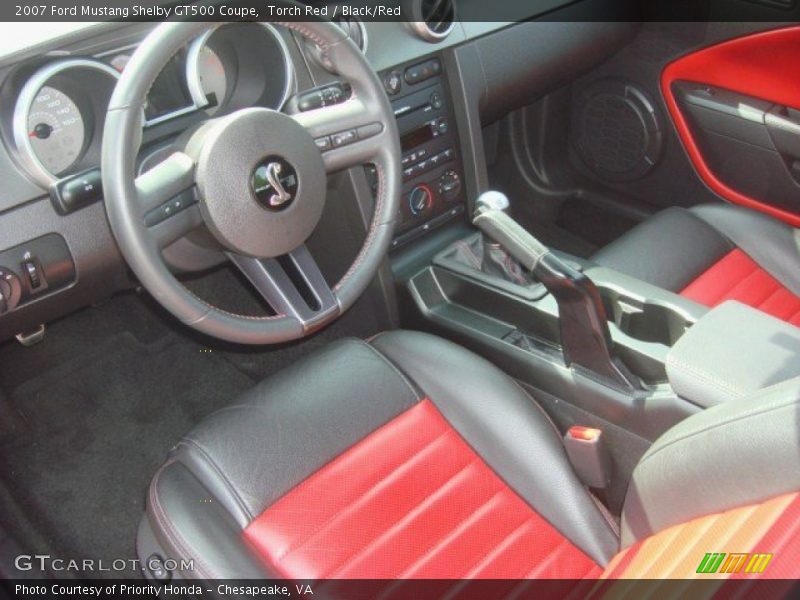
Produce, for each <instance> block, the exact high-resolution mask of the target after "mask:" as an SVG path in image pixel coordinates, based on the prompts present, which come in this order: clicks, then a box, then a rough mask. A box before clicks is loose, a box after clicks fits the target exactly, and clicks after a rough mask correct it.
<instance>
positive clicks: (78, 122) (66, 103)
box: [28, 86, 86, 173]
mask: <svg viewBox="0 0 800 600" xmlns="http://www.w3.org/2000/svg"><path fill="white" fill-rule="evenodd" d="M28 137H29V138H30V140H31V146H32V148H33V152H34V154H36V157H37V158H38V159H39V160H40V161H41V163H42V164H43V165H44V166H45V168H46V169H47V170H48V171H50V172H51V173H61V172H62V171H65V170H67V169H68V168H69V167H71V166H72V165H73V163H75V161H76V160H78V158H79V157H80V152H81V150H82V149H83V144H84V141H85V139H86V132H85V129H84V124H83V117H82V116H81V112H80V109H78V106H77V104H75V102H74V101H73V100H72V99H71V98H70V97H69V96H67V95H66V94H65V93H64V92H61V91H59V90H57V89H55V88H53V87H50V86H45V87H43V88H42V89H41V90H39V93H38V94H37V95H36V98H35V99H34V100H33V103H32V104H31V108H30V112H29V113H28Z"/></svg>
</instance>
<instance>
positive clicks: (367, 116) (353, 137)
mask: <svg viewBox="0 0 800 600" xmlns="http://www.w3.org/2000/svg"><path fill="white" fill-rule="evenodd" d="M292 118H294V119H295V120H296V121H297V122H298V123H300V125H302V126H303V127H305V129H306V131H308V132H309V134H310V135H311V137H313V138H314V140H315V141H316V142H317V145H318V146H319V147H320V151H321V152H322V160H323V162H324V163H325V170H326V171H327V172H328V173H332V172H335V171H340V170H342V169H345V168H347V167H352V166H357V165H362V164H364V163H368V162H370V161H371V160H373V159H374V157H375V156H376V155H377V154H378V152H379V151H380V150H381V147H382V145H383V144H385V143H386V139H385V138H386V136H385V127H384V126H383V123H382V117H381V115H380V114H378V113H377V112H376V111H375V110H370V109H369V108H368V107H367V106H366V105H365V104H364V103H363V102H362V101H361V100H360V99H359V98H358V97H354V98H350V99H349V100H346V101H345V102H343V103H341V104H334V105H332V106H328V107H325V108H319V109H316V110H312V111H308V112H300V113H295V114H293V115H292Z"/></svg>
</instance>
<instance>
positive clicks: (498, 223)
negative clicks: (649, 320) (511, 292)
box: [472, 191, 639, 388]
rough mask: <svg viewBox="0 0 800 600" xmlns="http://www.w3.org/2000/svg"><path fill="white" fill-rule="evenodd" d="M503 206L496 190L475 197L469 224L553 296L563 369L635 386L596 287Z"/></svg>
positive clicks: (506, 199) (626, 385)
mask: <svg viewBox="0 0 800 600" xmlns="http://www.w3.org/2000/svg"><path fill="white" fill-rule="evenodd" d="M508 206H509V202H508V198H506V196H505V195H504V194H502V193H501V192H495V191H489V192H484V193H483V194H481V195H480V196H479V197H478V202H477V210H476V212H475V216H474V218H473V221H472V222H473V224H474V225H475V226H476V227H477V228H478V229H480V230H481V231H483V233H484V234H485V235H487V236H489V237H490V238H492V239H493V240H494V241H496V242H497V243H498V244H500V245H501V246H503V247H504V248H505V249H506V250H507V251H508V253H509V254H511V255H512V256H513V257H514V258H516V259H517V260H518V261H519V262H520V264H522V266H523V267H525V268H526V269H528V270H529V271H531V273H532V274H533V275H534V277H535V278H536V279H537V280H539V281H540V282H541V283H542V284H543V285H544V286H545V287H546V288H547V290H548V291H549V292H550V293H551V294H552V295H553V298H555V300H556V302H557V303H558V313H559V319H558V322H559V330H560V334H561V347H562V350H563V353H564V360H565V362H566V363H567V365H568V366H569V365H573V364H574V365H579V366H581V367H583V368H585V369H588V370H590V371H592V372H594V373H597V374H599V375H602V376H604V377H607V378H610V379H612V380H614V381H615V382H616V383H617V384H619V385H622V386H624V387H627V388H637V387H639V386H638V385H636V384H635V381H636V379H635V377H633V376H632V375H631V374H630V373H629V372H628V370H627V369H626V368H625V366H624V365H623V364H622V363H621V362H620V361H619V359H617V357H615V356H614V355H613V352H612V348H613V345H612V341H611V334H610V332H609V329H608V320H607V318H606V311H605V307H604V306H603V300H602V298H601V296H600V292H599V291H598V289H597V286H596V285H595V284H594V282H593V281H592V280H591V279H589V278H588V277H587V276H586V275H584V274H583V273H581V272H580V271H577V270H576V269H574V268H572V267H570V266H569V265H568V264H566V263H565V262H564V261H562V260H561V259H560V258H558V257H557V256H555V255H554V254H553V253H552V252H550V250H549V249H548V248H547V246H545V245H544V244H542V243H541V242H540V241H539V240H537V239H536V238H535V237H533V236H532V235H531V234H530V233H528V231H527V230H526V229H525V228H523V227H522V226H521V225H520V224H519V223H517V222H516V221H515V220H514V219H512V218H511V217H510V216H509V215H508V214H506V212H505V211H506V209H507V208H508Z"/></svg>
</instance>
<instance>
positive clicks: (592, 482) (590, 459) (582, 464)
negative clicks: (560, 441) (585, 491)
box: [564, 425, 611, 490]
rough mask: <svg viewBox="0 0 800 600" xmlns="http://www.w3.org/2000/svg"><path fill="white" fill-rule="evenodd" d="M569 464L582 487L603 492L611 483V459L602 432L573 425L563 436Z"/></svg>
mask: <svg viewBox="0 0 800 600" xmlns="http://www.w3.org/2000/svg"><path fill="white" fill-rule="evenodd" d="M564 447H565V448H566V450H567V456H568V457H569V462H570V463H572V468H573V469H575V473H576V474H577V475H578V478H579V479H580V480H581V481H582V482H583V484H584V485H586V486H587V487H590V488H595V489H601V490H604V489H605V488H607V487H608V484H609V483H610V482H611V457H610V456H609V454H608V448H606V445H605V442H604V440H603V431H602V430H601V429H596V428H594V427H583V426H581V425H573V426H572V427H570V428H569V430H568V431H567V434H566V435H565V436H564Z"/></svg>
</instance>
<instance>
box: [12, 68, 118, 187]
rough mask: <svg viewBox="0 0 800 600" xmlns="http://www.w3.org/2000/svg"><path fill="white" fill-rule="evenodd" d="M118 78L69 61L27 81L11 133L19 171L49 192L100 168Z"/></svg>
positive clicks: (109, 71) (112, 71)
mask: <svg viewBox="0 0 800 600" xmlns="http://www.w3.org/2000/svg"><path fill="white" fill-rule="evenodd" d="M117 79H119V73H118V72H117V71H116V70H115V69H114V67H112V66H111V65H108V64H106V63H104V62H100V61H99V60H93V59H85V58H69V59H63V60H57V61H53V62H51V63H48V64H45V65H44V66H42V67H40V68H39V69H38V70H36V71H34V72H33V74H31V76H30V77H29V78H28V79H27V81H25V84H24V85H23V86H22V88H21V89H20V90H19V93H18V95H17V101H16V104H15V106H14V117H13V122H12V127H13V131H14V146H15V149H16V151H17V158H18V159H19V162H20V165H21V166H22V167H23V168H24V169H25V171H27V173H28V175H29V176H30V178H31V179H32V180H33V181H35V182H36V183H38V184H39V185H40V186H41V187H43V188H45V189H47V187H49V186H50V185H52V184H53V183H55V182H56V181H58V179H59V178H62V177H65V176H68V175H72V174H74V173H77V172H80V171H84V170H88V169H90V168H96V167H97V166H98V165H99V164H100V143H101V136H100V133H101V132H102V131H103V125H104V123H105V115H106V111H107V110H108V102H109V99H110V98H111V93H112V92H113V90H114V86H115V85H116V83H117Z"/></svg>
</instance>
